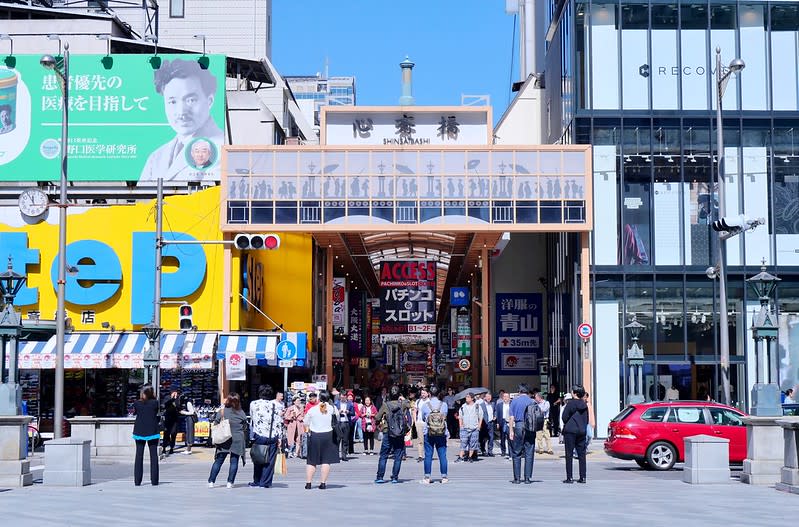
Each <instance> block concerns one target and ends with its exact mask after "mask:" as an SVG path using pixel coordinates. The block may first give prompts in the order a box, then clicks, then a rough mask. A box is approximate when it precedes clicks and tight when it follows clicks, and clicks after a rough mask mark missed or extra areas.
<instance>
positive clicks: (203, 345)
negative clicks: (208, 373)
mask: <svg viewBox="0 0 799 527" xmlns="http://www.w3.org/2000/svg"><path fill="white" fill-rule="evenodd" d="M216 337H217V334H216V333H194V332H191V333H164V334H162V335H161V368H165V369H174V368H183V369H211V368H213V355H214V345H215V344H216ZM55 342H56V337H55V336H53V337H51V338H50V340H48V341H47V342H21V343H20V346H19V357H20V364H19V367H20V368H22V369H47V368H55V355H56V349H55V348H56V344H55ZM149 346H150V343H149V342H148V341H147V338H146V337H145V336H144V335H143V334H141V333H110V332H106V333H99V332H98V333H92V332H81V333H69V334H67V335H65V337H64V368H67V369H82V368H141V367H143V365H144V364H143V356H144V351H145V349H146V348H148V347H149Z"/></svg>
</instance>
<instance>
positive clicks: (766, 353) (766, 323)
mask: <svg viewBox="0 0 799 527" xmlns="http://www.w3.org/2000/svg"><path fill="white" fill-rule="evenodd" d="M746 281H747V282H748V283H749V285H751V286H752V290H753V291H754V292H755V294H756V295H757V297H758V299H759V300H760V311H759V312H758V313H757V314H756V315H755V316H754V317H753V318H752V339H754V341H755V365H756V367H755V376H756V379H755V384H754V386H752V408H751V411H750V414H751V415H754V416H758V417H766V416H768V417H776V416H781V415H782V407H781V405H780V387H779V384H778V383H774V382H772V381H773V380H774V379H773V378H772V372H774V377H778V376H779V373H778V368H779V365H778V364H776V365H774V366H773V367H772V362H775V361H773V360H772V356H771V343H772V342H773V341H775V340H777V336H778V334H779V326H778V324H777V320H776V316H775V315H773V314H772V313H771V294H772V293H773V292H774V289H776V287H777V282H779V281H780V279H779V278H777V277H776V276H774V275H773V274H770V273H768V272H767V271H766V261H765V259H764V260H763V266H762V267H761V268H760V272H759V273H758V274H756V275H755V276H753V277H752V278H749V279H747V280H746ZM763 341H765V347H764V349H763V350H762V351H760V343H761V342H763ZM777 380H779V379H777Z"/></svg>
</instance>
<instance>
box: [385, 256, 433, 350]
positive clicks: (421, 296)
mask: <svg viewBox="0 0 799 527" xmlns="http://www.w3.org/2000/svg"><path fill="white" fill-rule="evenodd" d="M380 310H381V322H380V332H381V334H413V333H420V334H421V333H433V334H435V332H436V326H435V324H436V262H434V261H427V260H393V261H384V262H381V263H380Z"/></svg>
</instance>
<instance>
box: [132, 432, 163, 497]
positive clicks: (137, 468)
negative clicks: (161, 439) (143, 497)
mask: <svg viewBox="0 0 799 527" xmlns="http://www.w3.org/2000/svg"><path fill="white" fill-rule="evenodd" d="M145 443H146V444H147V448H148V449H149V450H150V483H152V484H153V485H158V439H148V440H147V441H143V440H141V439H137V440H136V459H135V460H134V462H133V482H134V483H135V484H136V485H137V486H138V485H141V480H142V477H143V476H144V445H145Z"/></svg>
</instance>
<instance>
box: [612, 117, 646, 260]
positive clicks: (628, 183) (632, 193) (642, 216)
mask: <svg viewBox="0 0 799 527" xmlns="http://www.w3.org/2000/svg"><path fill="white" fill-rule="evenodd" d="M648 135H649V134H648V130H647V136H648ZM628 157H629V158H630V161H629V162H627V158H628ZM651 161H652V156H651V155H648V154H645V155H640V156H626V157H625V162H624V164H623V167H624V183H623V192H622V220H621V221H622V224H621V232H620V233H619V247H620V253H621V254H620V256H621V258H620V263H621V265H651V264H652V259H651V254H652V232H651V221H650V218H651V208H652V199H651V183H650V178H651Z"/></svg>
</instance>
